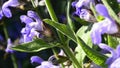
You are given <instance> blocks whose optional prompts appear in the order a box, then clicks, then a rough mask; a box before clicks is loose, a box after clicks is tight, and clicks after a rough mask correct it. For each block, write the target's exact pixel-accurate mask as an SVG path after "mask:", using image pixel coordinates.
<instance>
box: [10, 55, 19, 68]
mask: <svg viewBox="0 0 120 68" xmlns="http://www.w3.org/2000/svg"><path fill="white" fill-rule="evenodd" d="M11 59H12V61H13V66H14V68H18V66H17V64H16V63H17V62H16V59H15V56H14V54H11Z"/></svg>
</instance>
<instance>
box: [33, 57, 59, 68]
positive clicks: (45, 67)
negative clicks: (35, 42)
mask: <svg viewBox="0 0 120 68" xmlns="http://www.w3.org/2000/svg"><path fill="white" fill-rule="evenodd" d="M31 63H32V64H35V65H39V66H37V67H36V68H60V66H56V65H53V63H52V62H50V61H44V60H43V59H42V58H40V57H38V56H32V57H31Z"/></svg>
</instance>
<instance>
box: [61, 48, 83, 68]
mask: <svg viewBox="0 0 120 68" xmlns="http://www.w3.org/2000/svg"><path fill="white" fill-rule="evenodd" d="M63 49H64V51H65V52H66V53H67V55H68V56H69V57H70V60H71V61H72V62H73V63H74V64H75V66H76V68H80V67H81V66H80V64H79V62H78V61H77V59H76V58H75V56H74V54H73V53H72V51H71V50H70V48H69V46H63Z"/></svg>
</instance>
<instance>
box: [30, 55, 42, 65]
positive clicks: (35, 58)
mask: <svg viewBox="0 0 120 68" xmlns="http://www.w3.org/2000/svg"><path fill="white" fill-rule="evenodd" d="M30 60H31V63H32V64H38V65H40V64H41V62H43V59H42V58H40V57H38V56H32V57H31V58H30Z"/></svg>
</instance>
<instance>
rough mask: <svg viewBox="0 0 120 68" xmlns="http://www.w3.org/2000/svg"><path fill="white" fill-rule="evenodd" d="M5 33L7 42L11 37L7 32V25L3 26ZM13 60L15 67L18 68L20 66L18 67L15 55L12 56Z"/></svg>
mask: <svg viewBox="0 0 120 68" xmlns="http://www.w3.org/2000/svg"><path fill="white" fill-rule="evenodd" d="M3 23H4V22H3ZM3 31H4V33H5V38H6V40H7V39H8V38H9V36H8V32H7V29H6V25H5V23H4V25H3ZM11 59H12V61H13V66H14V68H17V67H18V66H17V62H16V59H15V56H14V54H11Z"/></svg>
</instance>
